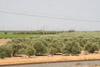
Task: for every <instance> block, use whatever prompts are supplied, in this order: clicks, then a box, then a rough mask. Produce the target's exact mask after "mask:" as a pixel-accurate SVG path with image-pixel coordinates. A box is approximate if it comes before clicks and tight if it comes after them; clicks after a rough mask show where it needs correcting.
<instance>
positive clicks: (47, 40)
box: [0, 32, 100, 58]
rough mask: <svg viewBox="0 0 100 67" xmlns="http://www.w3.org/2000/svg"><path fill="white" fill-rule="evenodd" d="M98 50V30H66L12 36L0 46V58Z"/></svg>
mask: <svg viewBox="0 0 100 67" xmlns="http://www.w3.org/2000/svg"><path fill="white" fill-rule="evenodd" d="M82 50H84V51H87V52H89V53H94V52H95V51H99V50H100V32H66V33H60V34H55V35H46V36H33V37H25V38H13V39H12V40H11V41H9V42H8V43H6V44H5V45H1V46H0V58H5V57H16V56H19V55H27V56H28V57H31V56H43V55H51V56H53V55H57V54H61V55H78V54H80V53H81V51H82Z"/></svg>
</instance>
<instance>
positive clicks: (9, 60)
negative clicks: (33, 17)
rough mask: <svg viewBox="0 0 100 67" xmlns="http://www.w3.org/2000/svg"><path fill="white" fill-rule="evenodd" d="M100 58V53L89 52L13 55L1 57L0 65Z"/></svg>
mask: <svg viewBox="0 0 100 67" xmlns="http://www.w3.org/2000/svg"><path fill="white" fill-rule="evenodd" d="M94 59H95V60H99V59H100V55H99V54H89V55H82V56H61V55H59V56H53V57H52V56H37V57H35V58H25V57H12V58H5V59H0V65H12V64H28V63H32V64H36V63H49V62H51V63H52V62H62V61H63V62H64V61H66V62H71V61H82V60H94Z"/></svg>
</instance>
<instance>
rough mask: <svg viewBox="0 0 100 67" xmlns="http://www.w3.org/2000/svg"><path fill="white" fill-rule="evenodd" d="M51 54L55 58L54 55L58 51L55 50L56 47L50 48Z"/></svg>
mask: <svg viewBox="0 0 100 67" xmlns="http://www.w3.org/2000/svg"><path fill="white" fill-rule="evenodd" d="M49 53H50V54H51V55H52V56H53V55H54V54H56V53H57V49H56V48H54V47H50V48H49Z"/></svg>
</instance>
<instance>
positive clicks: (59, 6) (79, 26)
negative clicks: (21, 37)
mask: <svg viewBox="0 0 100 67" xmlns="http://www.w3.org/2000/svg"><path fill="white" fill-rule="evenodd" d="M0 11H8V12H15V13H24V14H31V15H39V16H49V17H58V18H69V19H79V20H95V21H100V0H0ZM40 29H46V30H69V29H75V30H100V22H89V21H72V20H61V19H51V18H43V17H34V16H24V15H16V14H8V13H1V12H0V30H40Z"/></svg>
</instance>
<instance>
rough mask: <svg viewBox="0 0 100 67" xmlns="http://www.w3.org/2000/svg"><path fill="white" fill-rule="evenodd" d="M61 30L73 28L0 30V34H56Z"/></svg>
mask: <svg viewBox="0 0 100 67" xmlns="http://www.w3.org/2000/svg"><path fill="white" fill-rule="evenodd" d="M63 32H75V30H69V31H45V30H37V31H0V34H57V33H63Z"/></svg>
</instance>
